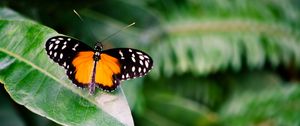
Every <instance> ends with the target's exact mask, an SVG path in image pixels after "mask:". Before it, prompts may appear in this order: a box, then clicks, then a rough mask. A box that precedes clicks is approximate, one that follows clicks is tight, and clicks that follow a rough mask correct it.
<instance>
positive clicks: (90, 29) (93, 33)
mask: <svg viewBox="0 0 300 126" xmlns="http://www.w3.org/2000/svg"><path fill="white" fill-rule="evenodd" d="M73 12H74V13H75V14H76V15H77V16H78V18H79V19H80V21H81V22H82V23H84V20H83V19H82V18H81V16H80V15H79V13H77V11H76V10H73ZM87 27H88V29H89V31H90V32H91V33H92V35H93V37H94V38H95V39H96V40H97V37H96V34H95V32H94V31H93V30H92V28H91V27H90V26H89V25H87ZM97 41H98V40H97Z"/></svg>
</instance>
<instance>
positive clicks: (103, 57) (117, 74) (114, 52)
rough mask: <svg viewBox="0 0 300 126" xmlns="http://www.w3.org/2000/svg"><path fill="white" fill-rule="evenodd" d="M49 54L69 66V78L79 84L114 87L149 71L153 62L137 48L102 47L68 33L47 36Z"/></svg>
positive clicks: (81, 85)
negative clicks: (89, 43) (66, 34)
mask: <svg viewBox="0 0 300 126" xmlns="http://www.w3.org/2000/svg"><path fill="white" fill-rule="evenodd" d="M45 49H46V51H47V54H48V55H49V57H50V58H51V59H52V60H53V61H54V62H56V63H58V64H59V65H61V66H63V67H64V68H65V69H66V74H67V75H68V77H69V79H70V80H71V81H72V82H73V83H74V84H76V85H77V86H79V87H83V88H89V92H90V93H91V94H93V93H94V92H95V88H96V87H97V88H100V89H103V90H104V91H113V90H115V89H116V87H117V86H118V85H119V84H120V81H122V80H128V79H132V78H136V77H141V76H144V75H146V74H147V73H148V72H149V71H150V70H151V69H152V66H153V61H152V59H151V57H150V56H149V55H148V54H146V53H144V52H142V51H140V50H136V49H131V48H114V49H108V50H103V46H102V44H101V43H97V44H96V45H95V46H94V48H91V47H89V46H87V45H86V44H84V43H83V42H81V41H79V40H77V39H74V38H70V37H67V36H55V37H52V38H50V39H48V40H47V42H46V45H45Z"/></svg>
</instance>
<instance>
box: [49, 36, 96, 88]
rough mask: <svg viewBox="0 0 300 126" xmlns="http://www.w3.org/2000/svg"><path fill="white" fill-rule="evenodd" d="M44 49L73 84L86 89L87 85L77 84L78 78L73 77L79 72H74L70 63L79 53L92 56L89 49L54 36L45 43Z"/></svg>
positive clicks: (76, 42) (91, 51)
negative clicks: (86, 53)
mask: <svg viewBox="0 0 300 126" xmlns="http://www.w3.org/2000/svg"><path fill="white" fill-rule="evenodd" d="M45 49H46V51H47V54H48V55H49V57H50V58H51V59H52V60H53V61H54V62H56V63H58V64H59V65H60V66H63V67H64V68H65V69H66V74H67V75H68V77H69V79H70V80H72V82H73V83H74V84H76V85H77V86H79V87H86V86H87V85H88V84H87V83H83V82H79V81H78V79H80V78H76V77H75V76H76V73H79V72H77V71H76V67H75V66H74V64H73V63H72V62H73V60H74V59H75V58H76V57H78V54H79V53H80V52H88V53H90V55H93V49H92V48H91V47H89V46H88V45H86V44H84V43H83V42H81V41H79V40H77V39H74V38H71V37H68V36H54V37H52V38H49V39H48V40H47V41H46V44H45ZM91 57H92V56H91ZM91 60H92V58H91ZM89 65H90V64H89ZM91 65H92V64H91ZM86 76H88V75H86ZM83 77H84V76H83Z"/></svg>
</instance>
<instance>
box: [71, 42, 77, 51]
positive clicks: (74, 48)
mask: <svg viewBox="0 0 300 126" xmlns="http://www.w3.org/2000/svg"><path fill="white" fill-rule="evenodd" d="M77 46H78V43H77V44H76V45H75V46H74V47H73V48H72V50H74V51H76V47H77Z"/></svg>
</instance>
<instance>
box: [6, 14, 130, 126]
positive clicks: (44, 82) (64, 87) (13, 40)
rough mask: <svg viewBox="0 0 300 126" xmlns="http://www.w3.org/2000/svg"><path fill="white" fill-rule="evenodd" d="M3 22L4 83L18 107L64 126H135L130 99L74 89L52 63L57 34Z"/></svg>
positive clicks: (118, 94)
mask: <svg viewBox="0 0 300 126" xmlns="http://www.w3.org/2000/svg"><path fill="white" fill-rule="evenodd" d="M14 19H15V18H12V19H11V18H7V19H6V17H5V16H4V17H1V18H0V82H1V83H3V84H4V87H5V89H6V91H7V92H8V93H9V94H10V96H11V97H12V98H13V99H14V100H15V101H16V102H17V103H19V104H21V105H24V106H25V107H26V108H28V109H29V110H31V111H33V112H35V113H37V114H39V115H42V116H45V117H46V118H48V119H51V120H53V121H55V122H57V123H59V124H62V125H88V126H92V125H134V124H133V120H132V116H131V112H130V109H129V106H128V104H127V101H126V98H125V96H124V94H123V92H122V89H121V88H119V89H118V90H116V92H115V93H105V92H102V91H97V92H96V94H95V95H89V94H88V91H87V90H82V89H80V88H77V87H75V86H74V85H73V84H72V83H71V82H70V81H69V80H68V79H67V76H66V75H65V72H64V69H63V68H62V67H60V66H58V65H57V64H55V63H53V61H52V60H51V59H50V58H48V56H47V54H46V52H45V49H44V44H45V41H46V40H47V39H48V38H49V37H52V36H54V35H58V34H57V33H56V32H55V31H54V30H52V29H49V28H47V27H45V26H42V25H39V24H37V23H34V22H32V21H28V20H14Z"/></svg>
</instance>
